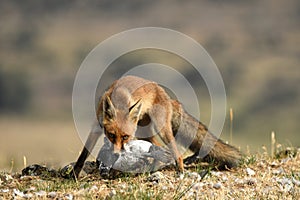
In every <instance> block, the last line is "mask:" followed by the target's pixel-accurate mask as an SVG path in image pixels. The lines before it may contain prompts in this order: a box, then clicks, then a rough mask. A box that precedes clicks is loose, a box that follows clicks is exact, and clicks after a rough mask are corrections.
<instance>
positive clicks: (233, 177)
mask: <svg viewBox="0 0 300 200" xmlns="http://www.w3.org/2000/svg"><path fill="white" fill-rule="evenodd" d="M299 166H300V152H299V149H298V150H297V149H296V150H295V149H285V150H284V151H281V152H280V153H279V154H277V155H276V156H275V157H274V158H271V156H269V155H267V154H266V153H262V154H258V155H252V156H248V157H246V158H245V160H244V163H243V164H242V166H241V167H240V168H238V169H234V170H230V171H222V172H218V171H212V170H208V169H204V168H202V167H199V166H198V167H194V168H191V169H188V170H186V172H185V174H184V175H183V176H178V175H177V174H176V173H175V171H174V170H164V171H160V172H155V173H153V174H141V175H137V176H133V175H125V176H123V177H121V178H116V179H113V180H108V179H101V178H100V177H99V176H97V175H96V176H95V175H85V176H82V177H81V178H80V179H79V180H77V181H73V180H67V179H62V178H54V177H47V178H43V179H41V178H40V177H36V176H21V175H19V174H18V173H17V174H9V173H1V174H0V178H1V179H0V199H1V198H3V199H6V198H13V197H22V198H33V199H35V198H36V199H37V198H39V199H40V198H42V199H46V198H64V199H73V198H89V199H98V198H103V199H104V198H108V199H299V198H300V169H299ZM203 172H207V174H206V176H204V177H203V178H201V176H200V174H203Z"/></svg>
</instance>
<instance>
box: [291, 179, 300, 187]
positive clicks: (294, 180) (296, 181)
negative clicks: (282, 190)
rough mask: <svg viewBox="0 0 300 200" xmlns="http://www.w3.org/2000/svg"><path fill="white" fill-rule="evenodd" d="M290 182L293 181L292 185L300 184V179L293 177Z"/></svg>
mask: <svg viewBox="0 0 300 200" xmlns="http://www.w3.org/2000/svg"><path fill="white" fill-rule="evenodd" d="M292 182H293V183H294V185H296V186H300V181H299V180H297V179H295V178H292Z"/></svg>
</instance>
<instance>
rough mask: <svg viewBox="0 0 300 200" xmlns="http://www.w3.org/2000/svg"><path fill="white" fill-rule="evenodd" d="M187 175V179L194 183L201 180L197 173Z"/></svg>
mask: <svg viewBox="0 0 300 200" xmlns="http://www.w3.org/2000/svg"><path fill="white" fill-rule="evenodd" d="M187 175H188V177H189V178H192V179H194V180H196V181H200V180H201V176H200V174H198V173H197V172H188V173H187Z"/></svg>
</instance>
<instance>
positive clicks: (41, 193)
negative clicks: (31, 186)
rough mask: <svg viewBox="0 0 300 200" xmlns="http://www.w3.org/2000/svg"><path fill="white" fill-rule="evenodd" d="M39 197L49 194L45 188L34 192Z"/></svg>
mask: <svg viewBox="0 0 300 200" xmlns="http://www.w3.org/2000/svg"><path fill="white" fill-rule="evenodd" d="M34 194H35V195H36V196H37V197H44V196H46V195H47V192H45V191H44V190H41V191H38V192H35V193H34Z"/></svg>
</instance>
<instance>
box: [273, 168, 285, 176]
mask: <svg viewBox="0 0 300 200" xmlns="http://www.w3.org/2000/svg"><path fill="white" fill-rule="evenodd" d="M282 173H284V170H283V168H282V167H280V168H279V169H274V170H273V171H272V174H274V175H279V174H282Z"/></svg>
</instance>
